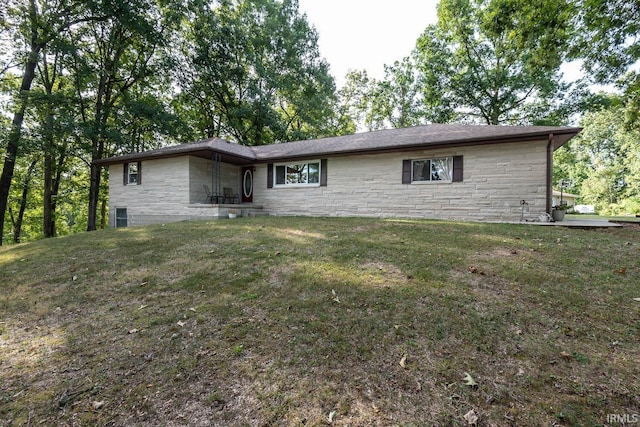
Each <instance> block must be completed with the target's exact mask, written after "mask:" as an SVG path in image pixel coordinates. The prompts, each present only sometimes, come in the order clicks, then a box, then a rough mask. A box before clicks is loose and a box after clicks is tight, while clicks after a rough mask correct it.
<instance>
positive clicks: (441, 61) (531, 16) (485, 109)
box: [417, 0, 573, 124]
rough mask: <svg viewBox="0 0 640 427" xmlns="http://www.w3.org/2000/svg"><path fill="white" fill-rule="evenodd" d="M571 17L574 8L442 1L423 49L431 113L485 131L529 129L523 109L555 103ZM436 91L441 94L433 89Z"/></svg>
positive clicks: (511, 0)
mask: <svg viewBox="0 0 640 427" xmlns="http://www.w3.org/2000/svg"><path fill="white" fill-rule="evenodd" d="M572 13H573V9H572V6H571V4H570V2H568V1H564V0H563V1H558V0H543V1H540V2H535V3H532V2H530V1H527V0H441V2H440V4H439V5H438V23H437V24H436V25H433V26H429V27H427V29H426V31H425V32H424V34H423V35H422V36H421V37H420V39H419V40H418V43H417V50H418V55H419V58H420V69H421V70H422V71H423V72H424V73H425V81H426V83H425V88H426V91H427V92H426V93H425V99H426V100H427V103H428V105H434V104H437V103H438V101H444V102H443V106H444V107H443V108H441V109H440V111H438V110H436V111H435V113H436V116H441V117H442V118H445V119H446V118H451V117H452V109H455V110H456V112H457V113H458V114H462V115H463V116H465V117H468V118H469V119H470V120H471V121H481V122H484V123H487V124H501V123H530V122H531V121H532V120H533V117H531V116H529V115H528V114H527V109H526V108H524V107H525V106H527V105H528V104H531V103H532V102H535V101H536V100H548V99H553V98H554V97H556V96H557V94H558V92H559V91H560V89H562V88H561V86H560V84H559V81H560V80H561V79H560V75H559V71H558V70H559V67H560V64H561V63H562V61H563V59H564V57H565V51H566V48H567V46H568V41H569V36H570V30H571V18H572ZM431 85H434V86H435V89H434V88H433V87H432V86H431Z"/></svg>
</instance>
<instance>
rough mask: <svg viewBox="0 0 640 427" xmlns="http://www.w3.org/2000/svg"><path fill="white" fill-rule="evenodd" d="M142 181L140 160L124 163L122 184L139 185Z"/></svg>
mask: <svg viewBox="0 0 640 427" xmlns="http://www.w3.org/2000/svg"><path fill="white" fill-rule="evenodd" d="M141 183H142V171H141V162H132V163H125V164H124V185H140V184H141Z"/></svg>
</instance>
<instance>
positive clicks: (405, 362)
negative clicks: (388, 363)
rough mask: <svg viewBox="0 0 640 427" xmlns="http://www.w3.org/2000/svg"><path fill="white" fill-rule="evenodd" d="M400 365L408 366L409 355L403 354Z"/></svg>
mask: <svg viewBox="0 0 640 427" xmlns="http://www.w3.org/2000/svg"><path fill="white" fill-rule="evenodd" d="M400 366H402V367H403V368H406V367H407V355H406V354H405V355H404V356H402V359H400Z"/></svg>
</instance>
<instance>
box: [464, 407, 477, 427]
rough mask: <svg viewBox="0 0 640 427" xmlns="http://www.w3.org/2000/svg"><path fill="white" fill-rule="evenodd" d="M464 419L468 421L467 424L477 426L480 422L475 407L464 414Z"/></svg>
mask: <svg viewBox="0 0 640 427" xmlns="http://www.w3.org/2000/svg"><path fill="white" fill-rule="evenodd" d="M464 419H465V421H466V422H467V425H470V426H475V425H477V424H478V415H477V414H476V411H474V410H473V409H472V410H470V411H469V412H467V413H466V414H464Z"/></svg>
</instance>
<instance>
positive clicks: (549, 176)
mask: <svg viewBox="0 0 640 427" xmlns="http://www.w3.org/2000/svg"><path fill="white" fill-rule="evenodd" d="M554 139H555V137H554V136H553V134H552V133H550V134H549V142H547V202H546V207H545V209H546V212H547V213H548V214H549V215H551V208H552V206H551V203H552V200H553V145H554V144H553V143H554Z"/></svg>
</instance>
